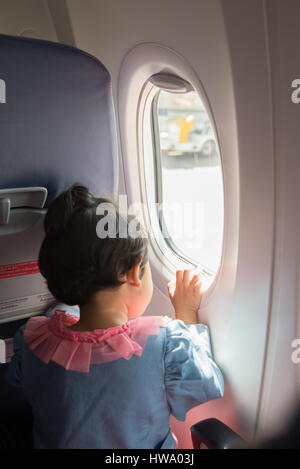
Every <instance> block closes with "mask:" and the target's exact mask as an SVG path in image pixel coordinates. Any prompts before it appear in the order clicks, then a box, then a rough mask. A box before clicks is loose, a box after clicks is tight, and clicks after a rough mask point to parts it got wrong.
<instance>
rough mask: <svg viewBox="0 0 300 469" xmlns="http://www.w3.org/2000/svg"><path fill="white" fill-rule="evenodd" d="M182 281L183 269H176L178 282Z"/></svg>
mask: <svg viewBox="0 0 300 469" xmlns="http://www.w3.org/2000/svg"><path fill="white" fill-rule="evenodd" d="M181 281H182V270H176V283H177V284H178V283H180V282H181Z"/></svg>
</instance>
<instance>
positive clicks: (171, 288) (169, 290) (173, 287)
mask: <svg viewBox="0 0 300 469" xmlns="http://www.w3.org/2000/svg"><path fill="white" fill-rule="evenodd" d="M174 291H175V285H174V282H170V283H168V292H169V295H170V297H171V298H172V297H173V295H174Z"/></svg>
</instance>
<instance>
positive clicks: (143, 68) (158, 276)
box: [116, 43, 239, 309]
mask: <svg viewBox="0 0 300 469" xmlns="http://www.w3.org/2000/svg"><path fill="white" fill-rule="evenodd" d="M160 72H165V73H170V74H175V75H177V76H180V77H182V78H183V79H184V80H186V81H187V82H189V83H190V84H191V85H192V87H193V88H194V89H195V91H196V92H198V93H199V95H200V97H201V99H202V101H203V103H204V105H205V108H206V110H207V113H208V115H209V118H210V121H211V123H212V126H213V129H214V132H215V135H216V141H217V142H218V150H219V154H220V158H221V162H222V175H223V192H224V225H223V227H224V228H223V248H222V255H221V261H220V265H219V269H218V272H217V274H216V275H215V277H214V280H213V282H212V283H211V285H210V287H209V288H208V289H207V290H206V291H205V292H204V295H203V299H202V303H201V305H202V308H206V306H208V304H210V305H211V306H210V308H213V307H214V305H215V306H216V307H219V305H220V303H223V306H224V305H225V303H226V304H228V302H230V301H231V299H232V292H233V290H234V286H235V281H236V273H237V260H238V247H239V160H238V146H237V138H236V122H235V120H234V119H233V120H232V121H231V123H230V127H231V131H232V135H231V137H230V139H229V140H228V139H227V138H225V139H224V135H222V136H223V144H224V147H225V150H226V153H227V154H230V158H227V159H226V161H224V157H223V149H222V145H220V138H219V135H218V131H217V126H216V122H215V119H214V116H213V114H212V112H211V106H210V103H209V100H208V98H207V95H206V93H205V88H204V86H203V85H202V83H201V80H200V79H199V76H198V75H197V73H196V72H195V70H194V68H193V67H192V66H191V64H190V63H189V62H188V61H187V60H186V59H185V58H184V57H183V56H181V55H180V54H179V53H177V52H176V51H174V50H172V49H171V48H169V47H167V46H164V45H161V44H156V43H142V44H139V45H137V46H135V47H133V48H132V49H131V50H130V51H129V52H128V53H127V55H126V56H125V58H124V60H123V62H122V65H121V68H120V73H119V79H118V87H117V96H116V99H117V103H118V119H119V130H120V150H121V164H122V167H123V171H124V190H125V191H126V194H127V198H128V204H131V203H133V202H137V201H138V202H141V203H142V202H143V201H144V202H145V200H146V199H145V188H144V187H143V186H144V181H143V179H142V178H141V174H142V173H141V162H143V161H144V160H145V158H144V155H143V153H142V148H143V146H142V145H141V140H142V135H143V134H142V128H141V121H142V117H143V111H144V104H145V99H146V98H149V93H150V92H151V87H150V85H151V84H150V83H149V82H148V80H149V78H150V77H151V76H152V75H154V74H155V73H160ZM142 109H143V111H142ZM232 111H233V108H232V109H230V112H231V114H230V115H231V116H234V114H232ZM152 159H153V158H152ZM225 171H226V177H227V180H226V178H225ZM146 203H147V200H146ZM145 215H147V214H145V211H143V217H144V218H147V216H145ZM150 260H151V267H152V276H153V278H154V280H155V283H156V286H157V287H158V288H159V289H160V290H161V292H162V293H163V294H164V295H165V294H166V293H167V289H166V288H164V287H163V285H165V284H166V279H167V280H173V279H174V270H175V269H174V267H172V266H166V265H164V262H163V260H162V253H157V252H156V251H155V249H153V246H151V252H150ZM164 261H165V259H164ZM177 268H178V267H177ZM182 268H184V267H182ZM213 299H214V301H212V300H213ZM210 308H209V309H210Z"/></svg>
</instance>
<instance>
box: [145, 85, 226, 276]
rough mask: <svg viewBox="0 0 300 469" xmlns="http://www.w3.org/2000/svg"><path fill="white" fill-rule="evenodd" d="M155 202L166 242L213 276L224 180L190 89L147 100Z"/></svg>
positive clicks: (217, 259)
mask: <svg viewBox="0 0 300 469" xmlns="http://www.w3.org/2000/svg"><path fill="white" fill-rule="evenodd" d="M152 132H153V142H154V154H155V165H156V185H157V191H156V199H157V200H156V202H158V203H159V207H160V208H159V211H158V215H159V224H160V228H161V231H162V233H163V236H164V239H165V241H166V243H167V244H168V245H169V248H170V249H172V251H173V252H174V253H176V255H177V256H179V257H180V258H181V259H183V260H187V261H188V262H190V263H192V264H193V265H195V266H197V267H198V268H199V267H201V268H202V270H204V271H206V272H207V273H208V274H210V275H213V276H214V275H215V274H216V272H217V270H218V268H219V265H220V260H221V255H222V243H223V220H224V201H223V178H222V167H221V159H220V155H219V150H218V145H217V142H216V138H215V135H214V131H213V128H212V125H211V122H210V118H209V116H208V113H207V112H206V109H205V107H204V104H203V102H202V100H201V99H200V96H199V94H198V93H197V92H195V91H190V90H188V92H186V90H183V91H182V90H179V91H178V90H177V92H176V91H175V92H174V90H172V91H171V92H170V91H166V90H164V89H160V90H159V91H158V92H157V94H156V95H155V98H154V99H153V102H152Z"/></svg>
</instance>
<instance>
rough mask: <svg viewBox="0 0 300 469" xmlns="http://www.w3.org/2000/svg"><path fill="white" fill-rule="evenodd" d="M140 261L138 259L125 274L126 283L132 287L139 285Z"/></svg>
mask: <svg viewBox="0 0 300 469" xmlns="http://www.w3.org/2000/svg"><path fill="white" fill-rule="evenodd" d="M141 262H142V259H140V260H139V261H138V262H137V264H135V265H134V266H133V267H131V269H130V270H128V272H127V273H126V281H127V282H128V283H129V284H130V285H132V286H133V287H139V286H140V285H141V280H140V265H141Z"/></svg>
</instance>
